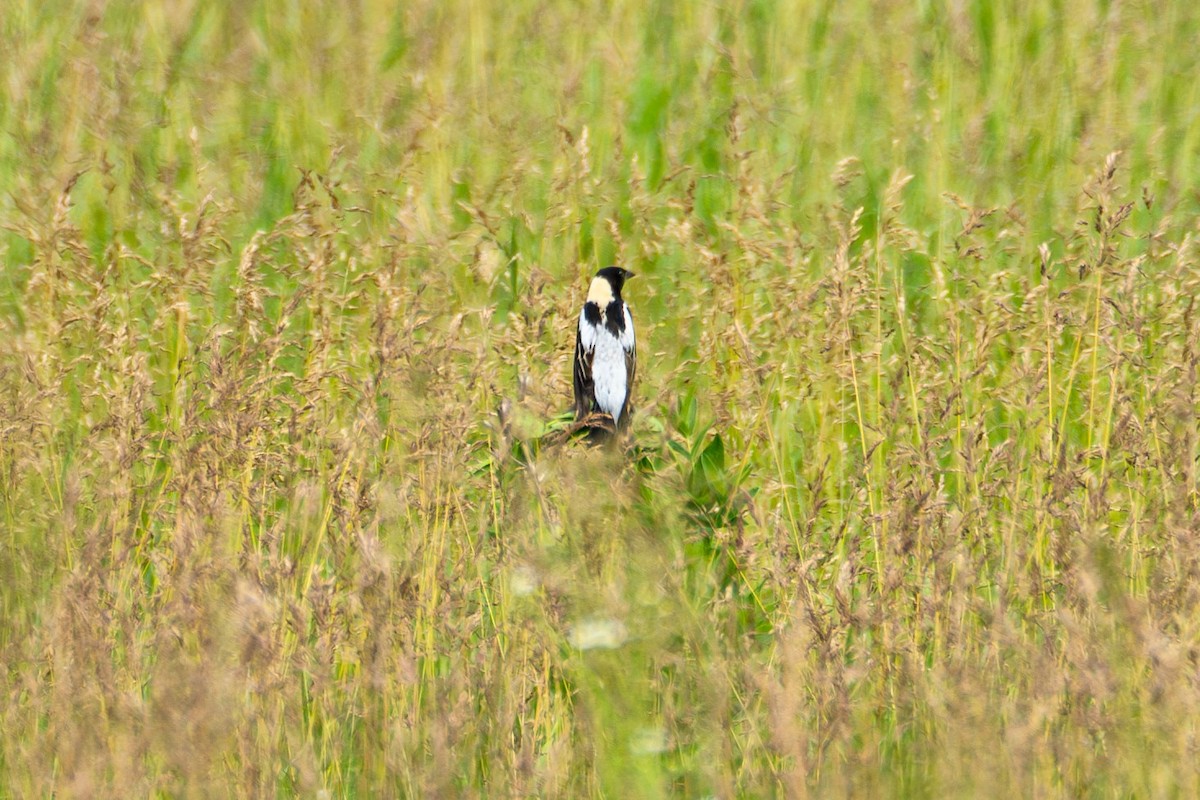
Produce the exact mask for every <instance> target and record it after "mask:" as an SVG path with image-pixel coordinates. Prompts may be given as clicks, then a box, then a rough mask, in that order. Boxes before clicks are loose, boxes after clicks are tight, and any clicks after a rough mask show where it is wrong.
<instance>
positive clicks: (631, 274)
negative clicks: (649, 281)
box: [625, 270, 637, 280]
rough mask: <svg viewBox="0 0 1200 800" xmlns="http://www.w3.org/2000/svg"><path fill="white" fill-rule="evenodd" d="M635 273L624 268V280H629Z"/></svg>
mask: <svg viewBox="0 0 1200 800" xmlns="http://www.w3.org/2000/svg"><path fill="white" fill-rule="evenodd" d="M636 274H637V273H636V272H630V271H629V270H625V280H629V279H630V278H632V277H633V276H634V275H636Z"/></svg>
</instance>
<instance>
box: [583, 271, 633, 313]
mask: <svg viewBox="0 0 1200 800" xmlns="http://www.w3.org/2000/svg"><path fill="white" fill-rule="evenodd" d="M632 277H633V273H632V272H630V271H629V270H627V269H623V268H622V267H605V268H604V269H602V270H600V271H599V272H597V273H596V277H595V279H594V280H593V281H592V291H591V292H589V293H588V299H589V300H591V299H592V297H591V295H593V294H596V293H597V290H598V289H603V288H608V290H609V291H610V292H612V298H615V299H620V297H621V287H623V286H624V285H625V281H626V280H628V279H629V278H632ZM604 284H607V287H605V286H604ZM601 305H604V303H602V304H601Z"/></svg>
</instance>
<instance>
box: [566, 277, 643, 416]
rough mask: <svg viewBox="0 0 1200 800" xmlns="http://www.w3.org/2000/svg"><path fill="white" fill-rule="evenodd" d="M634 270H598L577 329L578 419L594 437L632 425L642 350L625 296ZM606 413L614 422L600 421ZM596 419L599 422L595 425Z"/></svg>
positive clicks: (576, 388) (575, 376)
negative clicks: (635, 381)
mask: <svg viewBox="0 0 1200 800" xmlns="http://www.w3.org/2000/svg"><path fill="white" fill-rule="evenodd" d="M632 277H633V273H632V272H630V271H629V270H627V269H622V268H621V267H605V268H604V269H602V270H600V271H599V272H597V273H596V277H594V278H593V279H592V283H591V286H590V287H589V288H588V294H587V300H586V301H585V302H584V304H583V310H581V311H580V312H579V325H578V327H577V329H576V333H575V368H574V384H575V420H576V424H577V425H579V426H580V427H581V428H585V427H586V428H588V429H589V434H590V438H592V439H602V438H605V437H606V435H607V434H608V433H610V432H611V430H612V429H615V430H616V431H623V430H625V429H626V428H627V427H628V425H629V418H630V416H631V409H630V405H629V398H630V395H631V391H632V389H633V379H634V375H635V374H636V373H637V348H636V338H635V336H634V332H633V316H632V315H631V314H630V313H629V306H628V305H626V304H625V301H624V299H623V298H622V297H621V289H622V288H623V287H624V286H625V281H627V280H628V279H630V278H632ZM597 414H599V415H606V416H608V417H610V418H611V420H612V423H611V425H612V428H611V429H610V428H609V427H608V420H605V419H603V418H602V417H601V418H600V419H596V418H595V417H594V416H593V415H597ZM591 422H595V423H597V424H594V425H593V424H590V423H591Z"/></svg>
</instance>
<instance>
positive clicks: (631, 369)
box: [621, 303, 637, 425]
mask: <svg viewBox="0 0 1200 800" xmlns="http://www.w3.org/2000/svg"><path fill="white" fill-rule="evenodd" d="M622 305H625V304H624V303H622ZM624 314H625V330H624V331H622V332H621V348H622V349H623V350H624V351H625V404H624V406H623V407H622V412H621V421H622V422H624V423H625V424H626V425H628V424H629V417H630V410H631V404H630V400H631V398H632V397H633V381H634V378H635V377H637V340H636V337H635V336H634V334H633V315H632V314H630V313H629V306H627V305H625V308H624Z"/></svg>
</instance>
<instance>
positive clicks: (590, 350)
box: [572, 312, 596, 419]
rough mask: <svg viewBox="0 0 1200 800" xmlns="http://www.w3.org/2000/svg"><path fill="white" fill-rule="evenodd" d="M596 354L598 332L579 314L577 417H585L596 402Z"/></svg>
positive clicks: (576, 332) (576, 366)
mask: <svg viewBox="0 0 1200 800" xmlns="http://www.w3.org/2000/svg"><path fill="white" fill-rule="evenodd" d="M595 355H596V333H595V331H593V330H592V329H591V327H590V326H589V325H588V324H587V322H586V321H585V320H584V317H583V313H582V312H581V313H580V314H579V324H577V325H576V326H575V367H574V374H573V376H572V377H573V378H574V384H575V418H576V419H583V418H584V417H586V416H587V415H588V414H590V413H592V407H593V406H594V405H595V404H596V390H595V389H596V387H595V384H594V383H593V382H592V359H593V358H594V357H595Z"/></svg>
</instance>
